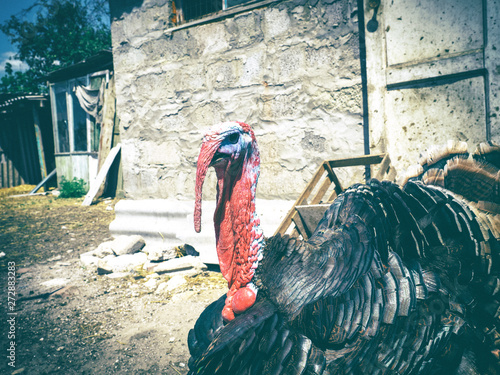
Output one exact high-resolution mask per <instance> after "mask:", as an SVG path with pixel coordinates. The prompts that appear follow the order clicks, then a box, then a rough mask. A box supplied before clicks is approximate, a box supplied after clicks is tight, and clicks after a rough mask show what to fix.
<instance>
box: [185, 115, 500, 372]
mask: <svg viewBox="0 0 500 375" xmlns="http://www.w3.org/2000/svg"><path fill="white" fill-rule="evenodd" d="M235 134H237V135H235ZM203 150H205V151H203ZM206 150H210V152H206ZM255 155H257V157H255ZM256 161H257V162H256ZM209 165H212V166H214V167H215V169H216V172H217V178H218V196H217V209H216V213H215V216H214V222H215V228H216V236H217V250H218V252H219V257H220V258H222V264H221V269H223V274H224V276H225V277H226V279H227V280H228V283H229V287H230V289H229V292H228V295H227V296H223V297H221V298H220V299H219V300H218V301H216V302H214V303H212V304H211V305H210V306H209V307H208V308H207V309H206V310H205V311H204V312H203V313H202V315H201V316H200V318H199V319H198V321H197V323H196V325H195V327H194V329H193V330H191V332H190V334H189V338H188V343H189V348H190V351H191V355H192V358H191V360H190V363H189V365H190V369H191V373H193V374H360V373H364V374H447V373H457V372H458V373H464V374H465V373H467V374H474V373H493V372H494V371H497V370H496V369H497V367H496V366H497V363H496V362H497V358H496V357H495V355H497V354H498V348H497V346H498V342H499V334H498V333H497V327H498V326H500V321H499V319H498V315H499V313H498V312H499V311H500V303H499V300H500V299H499V292H500V280H499V278H498V276H499V272H500V270H499V267H500V259H499V254H500V248H499V243H498V222H497V223H496V224H495V222H494V221H492V220H489V219H484V218H478V216H477V215H476V214H475V210H476V208H471V207H469V206H468V204H467V203H464V201H461V200H460V199H458V198H457V197H456V196H455V195H454V194H453V193H450V192H449V191H448V190H446V189H444V188H441V187H433V186H427V185H425V184H424V183H422V182H420V181H408V182H407V183H406V185H405V186H404V187H403V188H400V187H399V186H398V185H396V184H393V183H390V182H379V181H377V180H371V181H370V182H369V183H368V184H366V185H364V184H357V185H354V186H352V187H350V188H349V189H347V190H346V191H345V192H344V193H342V194H341V195H339V197H338V198H337V199H336V200H335V202H334V203H333V204H332V205H331V206H330V208H329V209H328V210H327V212H326V213H325V215H324V217H323V219H322V220H321V221H320V223H319V225H318V227H317V229H316V230H315V232H314V233H313V235H312V236H311V237H310V239H309V240H308V241H302V240H300V239H298V238H293V237H289V236H287V235H285V236H280V235H278V236H274V237H272V238H270V239H267V240H266V241H265V242H264V240H263V238H262V237H261V236H260V234H261V232H260V230H259V228H258V219H257V218H256V215H255V185H256V182H257V175H258V151H257V143H256V141H255V136H254V134H253V132H252V131H251V129H250V127H248V125H245V124H241V123H226V124H222V125H220V126H218V127H217V128H215V130H211V131H210V132H209V135H208V136H207V137H206V138H205V141H204V145H203V146H202V152H201V153H200V158H199V160H198V169H199V170H201V171H202V172H200V173H199V175H198V177H199V178H198V179H197V186H198V187H199V188H198V189H197V197H198V198H199V200H201V184H202V182H203V177H204V175H205V173H206V169H207V168H208V166H209ZM250 173H254V174H256V175H254V176H247V175H245V174H250ZM243 187H245V188H243ZM198 193H199V194H198ZM199 200H198V201H197V206H196V207H197V208H196V211H195V222H196V223H199V221H197V220H199V215H200V214H201V212H200V207H201V206H200V205H199ZM196 225H197V228H198V229H199V224H196ZM252 233H254V234H253V235H252ZM255 233H256V234H257V236H256V235H255ZM256 238H257V240H256ZM241 265H242V267H241V268H242V270H243V271H242V270H240V269H238V268H239V267H240V266H241ZM248 265H250V266H248ZM248 269H250V270H252V271H253V272H251V273H248V272H246V271H245V270H248ZM242 275H244V276H245V277H246V276H248V275H250V276H251V277H250V278H245V277H243V276H242ZM249 285H250V287H249ZM245 288H250V290H251V291H252V293H253V295H251V297H252V298H250V299H247V297H243V298H242V299H243V300H244V301H245V302H249V303H246V305H245V306H244V308H240V307H241V305H240V304H239V302H237V303H235V302H234V296H235V295H238V293H239V290H240V289H245ZM245 293H246V292H245ZM245 296H246V294H245ZM254 301H255V302H254ZM235 307H237V308H235ZM228 311H229V314H228ZM222 317H224V319H225V320H226V321H224V320H223V319H222Z"/></svg>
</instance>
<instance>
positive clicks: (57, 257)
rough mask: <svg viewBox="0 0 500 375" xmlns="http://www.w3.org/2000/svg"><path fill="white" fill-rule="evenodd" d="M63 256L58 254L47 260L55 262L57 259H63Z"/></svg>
mask: <svg viewBox="0 0 500 375" xmlns="http://www.w3.org/2000/svg"><path fill="white" fill-rule="evenodd" d="M61 259H62V256H60V255H56V256H55V257H52V258H49V259H47V262H55V261H56V260H61Z"/></svg>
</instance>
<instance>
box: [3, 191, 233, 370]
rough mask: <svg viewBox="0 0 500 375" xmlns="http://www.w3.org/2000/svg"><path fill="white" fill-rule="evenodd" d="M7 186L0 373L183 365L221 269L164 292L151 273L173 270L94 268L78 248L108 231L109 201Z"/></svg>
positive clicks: (219, 286) (221, 284) (216, 292)
mask: <svg viewBox="0 0 500 375" xmlns="http://www.w3.org/2000/svg"><path fill="white" fill-rule="evenodd" d="M24 190H29V187H24ZM13 192H14V193H20V192H23V189H22V188H21V189H9V190H5V189H1V190H0V256H1V258H0V283H1V285H2V298H1V301H2V302H1V306H2V308H1V311H0V313H1V314H2V318H1V319H0V345H1V346H0V349H1V351H2V353H4V354H3V355H2V356H1V358H2V359H0V373H2V374H172V375H174V374H177V375H178V374H186V373H187V362H188V359H189V352H188V348H187V342H186V339H187V334H188V331H189V329H191V328H192V327H193V325H194V323H195V321H196V319H197V318H198V316H199V315H200V313H201V312H202V311H203V309H204V308H205V307H206V306H207V305H208V304H209V303H211V302H212V301H214V300H215V299H217V298H218V297H220V296H221V295H222V294H223V293H225V291H226V290H227V286H226V285H227V284H226V283H225V281H224V280H223V279H222V277H221V275H220V273H219V272H213V271H205V272H202V273H200V274H198V275H195V276H186V280H187V283H186V284H184V285H183V286H181V287H179V289H177V290H174V291H173V292H170V293H162V294H156V293H155V292H154V290H155V288H152V287H151V285H154V284H155V283H154V282H151V281H150V280H151V279H152V278H154V279H155V280H156V281H157V284H158V283H161V282H163V281H165V280H168V278H169V276H164V275H160V276H156V275H148V274H147V273H145V272H141V271H140V270H139V271H138V272H136V273H133V274H130V275H128V276H126V277H121V278H116V279H113V278H110V277H108V276H99V275H97V274H96V272H95V270H93V269H85V268H84V267H82V266H81V264H80V261H79V255H80V254H81V253H84V252H87V251H90V250H93V249H94V248H96V247H97V245H99V244H100V243H101V242H104V241H106V240H109V239H111V237H110V234H109V231H108V226H109V223H110V222H111V221H112V220H113V218H114V212H113V206H114V203H116V202H115V201H113V200H103V201H101V202H99V203H98V204H95V205H92V206H90V207H82V206H81V201H82V200H81V199H55V198H54V197H53V196H51V195H48V196H35V197H17V198H12V197H8V195H9V194H12V193H13ZM2 253H4V254H5V255H3V256H2ZM13 265H15V267H14V268H13V267H12V266H13ZM9 292H10V293H9ZM11 354H13V356H11ZM12 365H13V366H12Z"/></svg>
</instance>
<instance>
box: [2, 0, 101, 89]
mask: <svg viewBox="0 0 500 375" xmlns="http://www.w3.org/2000/svg"><path fill="white" fill-rule="evenodd" d="M34 12H35V15H34V17H33V16H30V15H32V14H33V13H34ZM107 12H108V11H107V8H106V1H104V0H85V1H84V0H80V1H74V0H38V1H37V2H35V4H34V5H33V6H31V7H30V8H28V9H25V10H24V11H22V12H21V13H20V14H18V15H14V16H11V17H10V18H9V19H8V20H6V21H4V22H3V23H1V24H0V31H2V32H3V33H4V34H6V35H7V36H8V37H9V39H10V41H11V43H12V44H14V45H15V46H16V48H17V49H18V52H17V54H16V58H18V59H19V60H21V61H23V62H25V63H26V64H27V65H28V66H29V69H28V71H27V72H25V73H21V72H15V73H14V72H13V71H12V66H10V67H7V66H6V76H5V77H3V78H2V80H1V83H0V92H16V91H17V90H26V89H28V91H44V87H43V82H44V78H45V76H46V75H47V74H48V73H50V72H51V71H54V70H57V69H60V68H63V67H66V66H69V65H72V64H75V63H77V62H80V61H82V60H84V59H86V58H88V57H90V56H92V55H95V54H96V53H97V52H99V51H101V50H103V49H110V48H111V32H110V28H109V22H107V21H106V19H107V17H109V16H108V14H107ZM28 19H32V20H33V21H28ZM18 73H19V74H18ZM33 89H36V90H33Z"/></svg>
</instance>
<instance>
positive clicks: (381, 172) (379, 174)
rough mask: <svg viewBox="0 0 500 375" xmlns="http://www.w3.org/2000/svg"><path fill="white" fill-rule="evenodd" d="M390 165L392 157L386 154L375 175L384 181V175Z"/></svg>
mask: <svg viewBox="0 0 500 375" xmlns="http://www.w3.org/2000/svg"><path fill="white" fill-rule="evenodd" d="M390 165H391V158H390V157H389V154H385V156H384V158H383V159H382V162H381V163H380V169H379V170H378V172H377V174H376V175H375V178H376V179H377V180H379V181H382V180H383V179H384V176H385V175H386V174H387V172H388V168H389V166H390Z"/></svg>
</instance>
